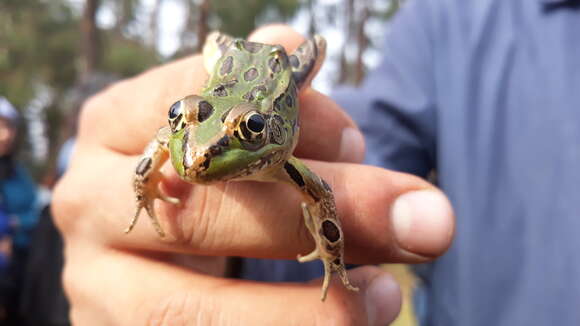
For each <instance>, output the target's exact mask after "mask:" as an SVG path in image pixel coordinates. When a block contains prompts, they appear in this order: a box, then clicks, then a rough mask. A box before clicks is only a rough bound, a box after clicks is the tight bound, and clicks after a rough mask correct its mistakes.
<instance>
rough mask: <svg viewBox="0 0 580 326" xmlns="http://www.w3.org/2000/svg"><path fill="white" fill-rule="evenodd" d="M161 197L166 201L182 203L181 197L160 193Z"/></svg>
mask: <svg viewBox="0 0 580 326" xmlns="http://www.w3.org/2000/svg"><path fill="white" fill-rule="evenodd" d="M159 199H161V200H163V201H165V202H168V203H170V204H173V205H179V203H181V201H180V200H179V198H176V197H171V196H166V195H162V194H159Z"/></svg>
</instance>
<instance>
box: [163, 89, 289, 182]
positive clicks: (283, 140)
mask: <svg viewBox="0 0 580 326" xmlns="http://www.w3.org/2000/svg"><path fill="white" fill-rule="evenodd" d="M210 101H211V102H212V103H210ZM217 101H218V99H216V98H211V99H204V98H203V97H200V96H197V95H191V96H187V97H185V98H183V99H182V100H180V101H178V102H176V103H175V104H173V105H172V106H171V108H170V110H169V125H170V127H171V132H172V135H171V137H170V140H169V148H170V151H171V159H172V163H173V165H174V167H175V169H176V170H177V171H178V173H179V174H180V175H181V176H182V177H184V178H185V179H186V180H188V181H190V182H198V183H199V182H201V183H208V182H212V181H223V180H228V179H233V178H243V177H248V176H250V175H254V174H256V173H257V172H259V171H262V170H264V169H267V168H268V167H272V166H274V165H276V164H278V163H280V162H282V161H283V160H284V159H286V158H287V156H288V155H289V154H290V153H291V151H292V150H293V146H294V145H295V144H294V141H293V139H292V137H288V130H287V128H286V126H285V125H284V123H285V122H284V120H283V119H282V118H281V117H280V116H279V115H277V114H271V115H266V114H264V113H262V112H260V111H259V110H258V108H257V107H256V106H255V105H254V104H252V103H246V102H243V103H238V104H233V105H232V106H231V107H227V105H228V104H227V102H224V103H221V102H217ZM216 107H221V108H224V109H223V110H218V109H216Z"/></svg>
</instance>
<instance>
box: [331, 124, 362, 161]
mask: <svg viewBox="0 0 580 326" xmlns="http://www.w3.org/2000/svg"><path fill="white" fill-rule="evenodd" d="M364 158H365V140H364V137H363V135H362V133H361V132H360V131H359V130H358V129H356V128H352V127H347V128H344V129H343V130H342V136H341V139H340V151H339V155H338V161H340V162H352V163H361V162H362V161H363V160H364Z"/></svg>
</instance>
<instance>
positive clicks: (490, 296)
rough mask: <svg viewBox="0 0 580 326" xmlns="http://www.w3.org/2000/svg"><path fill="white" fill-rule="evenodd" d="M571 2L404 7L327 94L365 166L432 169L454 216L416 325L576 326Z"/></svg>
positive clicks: (576, 86)
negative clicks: (353, 81)
mask: <svg viewBox="0 0 580 326" xmlns="http://www.w3.org/2000/svg"><path fill="white" fill-rule="evenodd" d="M579 9H580V3H579V1H559V0H472V1H468V0H438V1H435V0H411V1H408V3H407V4H406V5H405V6H403V8H402V10H401V12H400V13H399V14H398V15H397V16H396V17H395V19H394V21H393V23H392V25H391V26H390V27H391V29H390V30H389V33H388V36H387V39H386V42H385V48H384V52H383V55H384V57H383V60H382V62H381V64H380V66H379V67H378V68H376V69H374V70H373V71H372V72H370V74H369V75H368V78H367V79H366V81H365V82H364V85H362V87H361V88H360V89H357V90H343V91H340V92H337V93H336V94H335V98H336V99H337V101H338V102H339V103H340V104H341V105H342V106H343V107H345V108H347V109H348V110H349V112H350V113H351V114H352V115H353V116H354V117H355V119H356V120H357V121H358V122H359V123H360V125H361V127H362V129H363V131H364V132H365V134H366V136H367V145H368V154H367V155H368V161H369V162H370V163H372V164H376V165H380V166H383V167H386V168H389V169H395V170H399V171H406V172H409V173H413V174H416V175H420V176H426V175H427V174H428V173H429V172H430V171H431V170H435V171H436V172H437V176H438V182H439V186H440V187H441V188H442V189H443V191H444V192H445V193H446V194H447V195H448V196H449V198H450V200H451V202H452V204H453V206H454V209H455V213H456V216H457V230H456V238H455V240H454V242H453V245H452V247H451V249H450V250H449V251H448V252H447V253H446V254H445V255H444V256H443V257H442V258H440V259H438V260H437V261H436V262H435V263H433V264H431V265H430V266H429V268H428V269H427V270H425V271H424V273H423V274H422V276H423V277H424V279H425V285H426V289H427V307H428V314H427V320H426V322H425V324H426V325H437V326H454V325H457V326H465V325H469V326H490V325H494V326H508V325H509V326H513V325H528V326H529V325H580V309H578V305H579V304H580V277H579V276H580V10H579Z"/></svg>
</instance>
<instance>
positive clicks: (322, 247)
mask: <svg viewBox="0 0 580 326" xmlns="http://www.w3.org/2000/svg"><path fill="white" fill-rule="evenodd" d="M278 178H279V179H282V180H283V181H286V182H289V183H291V184H292V185H294V186H296V187H297V188H299V189H300V191H301V192H302V194H303V196H304V198H305V199H306V201H305V202H303V203H302V213H303V215H304V223H305V224H306V228H307V229H308V231H309V232H310V234H311V235H312V237H313V238H314V241H315V248H314V250H313V251H312V252H311V253H309V254H308V255H306V256H301V255H298V261H299V262H308V261H312V260H315V259H320V260H322V262H323V264H324V281H323V283H322V297H321V300H322V301H324V300H325V299H326V293H327V291H328V286H329V283H330V277H331V274H332V273H333V272H337V273H338V275H339V276H340V279H341V280H342V283H343V284H344V286H345V287H346V288H347V289H349V290H351V291H358V288H356V287H354V286H352V285H351V284H350V282H349V280H348V276H347V274H346V268H345V266H344V238H343V232H342V229H341V227H340V221H339V219H338V215H337V213H336V205H335V202H334V195H333V194H332V189H331V188H330V186H329V185H328V184H327V183H326V182H325V181H324V180H323V179H322V178H320V177H319V176H317V175H316V174H314V173H313V172H312V171H310V169H308V167H307V166H306V165H305V164H304V163H302V162H301V161H300V160H299V159H297V158H295V157H291V158H290V159H289V160H288V162H286V163H285V164H284V169H283V171H282V172H281V173H279V176H278Z"/></svg>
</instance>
